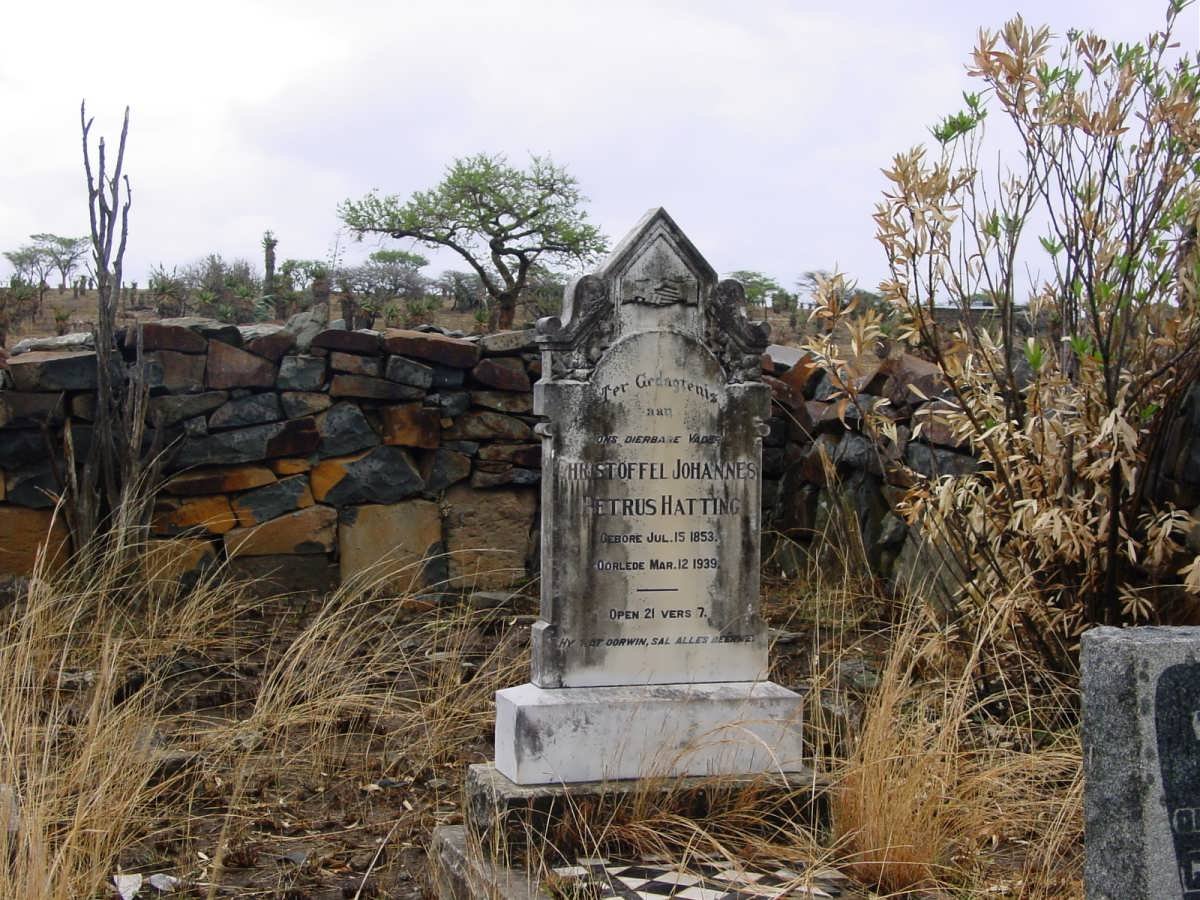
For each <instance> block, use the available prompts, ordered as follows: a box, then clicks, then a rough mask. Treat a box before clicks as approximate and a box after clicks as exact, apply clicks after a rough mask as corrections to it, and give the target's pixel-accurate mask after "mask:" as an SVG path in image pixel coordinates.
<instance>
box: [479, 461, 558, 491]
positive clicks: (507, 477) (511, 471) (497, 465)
mask: <svg viewBox="0 0 1200 900" xmlns="http://www.w3.org/2000/svg"><path fill="white" fill-rule="evenodd" d="M541 480H542V473H541V472H538V471H535V470H533V469H519V468H517V467H516V466H514V465H513V464H512V463H506V462H479V463H476V464H475V470H474V471H473V472H472V473H471V487H473V488H491V487H499V486H500V485H504V484H522V485H531V484H537V483H538V482H540V481H541Z"/></svg>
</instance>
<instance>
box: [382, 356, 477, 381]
mask: <svg viewBox="0 0 1200 900" xmlns="http://www.w3.org/2000/svg"><path fill="white" fill-rule="evenodd" d="M444 371H450V372H457V373H458V383H459V384H462V370H461V369H449V370H444ZM384 374H385V375H386V376H387V379H388V381H395V382H397V383H398V384H407V385H411V386H412V387H418V388H422V389H427V388H429V387H430V386H431V385H432V384H433V376H434V370H433V368H432V367H430V366H427V365H425V364H424V363H419V362H416V361H415V360H411V359H405V358H404V357H403V356H389V357H388V361H387V369H386V371H385V373H384Z"/></svg>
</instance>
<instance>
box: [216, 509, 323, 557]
mask: <svg viewBox="0 0 1200 900" xmlns="http://www.w3.org/2000/svg"><path fill="white" fill-rule="evenodd" d="M336 532H337V510H335V509H332V508H331V507H328V506H310V507H308V508H307V509H301V510H297V511H296V512H294V513H289V514H287V515H286V516H280V517H279V518H278V519H272V520H271V521H269V522H265V523H263V524H262V525H255V526H254V527H253V528H235V529H233V530H232V531H229V532H227V533H226V534H225V551H226V553H228V554H229V555H230V557H233V556H269V555H274V554H279V553H328V552H329V551H331V550H332V549H333V545H334V541H335V540H336Z"/></svg>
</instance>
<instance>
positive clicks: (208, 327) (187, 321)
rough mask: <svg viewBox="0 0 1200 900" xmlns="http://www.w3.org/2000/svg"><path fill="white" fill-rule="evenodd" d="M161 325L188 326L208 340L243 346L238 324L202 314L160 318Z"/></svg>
mask: <svg viewBox="0 0 1200 900" xmlns="http://www.w3.org/2000/svg"><path fill="white" fill-rule="evenodd" d="M158 324H159V325H166V326H172V325H174V326H177V327H179V328H187V329H189V330H191V331H194V332H196V334H198V335H200V336H201V337H203V338H205V339H206V340H208V341H220V342H221V343H224V344H229V345H231V346H233V347H240V346H242V333H241V332H240V331H238V327H237V326H236V325H230V324H229V323H228V322H218V321H217V320H216V319H205V318H203V317H201V316H183V317H181V318H177V319H160V320H159V322H158Z"/></svg>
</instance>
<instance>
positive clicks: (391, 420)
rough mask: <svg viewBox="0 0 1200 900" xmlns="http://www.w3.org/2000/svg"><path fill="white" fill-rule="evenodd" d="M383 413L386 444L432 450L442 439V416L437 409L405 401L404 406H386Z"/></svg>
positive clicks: (384, 440)
mask: <svg viewBox="0 0 1200 900" xmlns="http://www.w3.org/2000/svg"><path fill="white" fill-rule="evenodd" d="M381 413H382V415H383V442H384V443H385V444H397V445H400V446H403V447H424V448H426V449H430V450H431V449H433V448H435V447H437V446H438V445H439V444H440V443H441V441H442V417H441V413H439V412H438V411H437V410H436V409H429V408H428V407H425V406H422V405H421V404H420V403H405V404H404V405H402V406H385V407H384V408H383V409H382V410H381Z"/></svg>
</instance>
